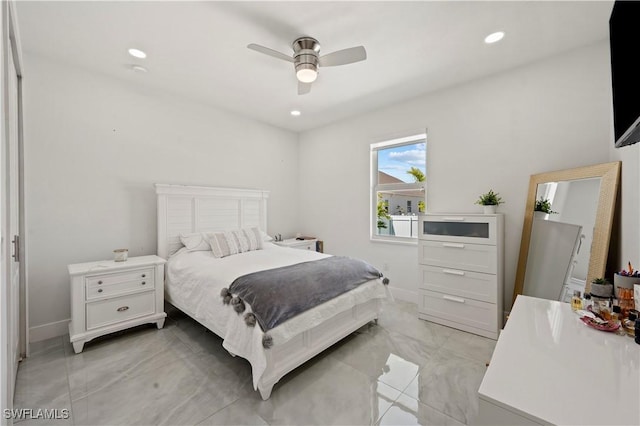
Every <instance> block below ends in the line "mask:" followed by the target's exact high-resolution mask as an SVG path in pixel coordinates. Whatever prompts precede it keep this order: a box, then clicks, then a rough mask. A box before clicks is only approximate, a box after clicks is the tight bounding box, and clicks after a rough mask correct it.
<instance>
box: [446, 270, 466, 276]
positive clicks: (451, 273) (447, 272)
mask: <svg viewBox="0 0 640 426" xmlns="http://www.w3.org/2000/svg"><path fill="white" fill-rule="evenodd" d="M442 273H443V274H449V275H460V276H463V275H464V272H463V271H453V270H451V269H443V270H442Z"/></svg>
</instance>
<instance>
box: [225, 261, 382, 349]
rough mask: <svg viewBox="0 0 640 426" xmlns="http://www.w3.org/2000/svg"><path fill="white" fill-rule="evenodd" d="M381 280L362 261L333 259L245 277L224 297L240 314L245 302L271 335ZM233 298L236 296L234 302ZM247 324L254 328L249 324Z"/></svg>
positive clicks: (237, 280) (232, 286) (261, 325)
mask: <svg viewBox="0 0 640 426" xmlns="http://www.w3.org/2000/svg"><path fill="white" fill-rule="evenodd" d="M381 276H382V274H381V273H380V272H379V271H378V270H377V269H376V268H374V267H373V266H371V265H369V264H368V263H366V262H364V261H362V260H357V259H351V258H349V257H344V256H331V257H327V258H324V259H319V260H314V261H310V262H303V263H297V264H295V265H290V266H284V267H281V268H275V269H269V270H266V271H260V272H254V273H252V274H247V275H243V276H241V277H239V278H237V279H236V280H235V281H234V282H233V283H232V284H231V286H230V287H229V290H228V292H226V293H225V292H223V294H221V296H223V297H225V295H226V294H228V295H229V296H228V297H229V298H227V299H225V303H229V302H230V303H231V304H233V305H234V308H235V309H236V312H238V313H241V312H243V311H244V309H245V308H244V303H243V302H246V303H248V304H249V305H251V309H252V310H253V316H255V320H257V322H258V323H259V324H260V327H261V328H262V330H263V331H264V332H267V331H269V330H271V329H272V328H275V327H276V326H278V325H279V324H282V323H283V322H285V321H286V320H288V319H290V318H292V317H294V316H296V315H298V314H300V313H302V312H304V311H306V310H308V309H311V308H313V307H315V306H318V305H320V304H322V303H324V302H326V301H328V300H331V299H333V298H334V297H336V296H339V295H341V294H343V293H346V292H348V291H349V290H352V289H354V288H356V287H358V286H359V285H360V284H363V283H365V282H367V281H370V280H373V279H376V278H380V277H381ZM225 290H226V289H225ZM231 295H233V296H235V297H233V300H231ZM248 315H249V316H251V314H248ZM253 316H251V317H253ZM245 320H247V317H246V316H245ZM247 324H248V325H251V324H250V323H249V321H247ZM263 343H264V342H263Z"/></svg>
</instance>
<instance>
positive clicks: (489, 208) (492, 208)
mask: <svg viewBox="0 0 640 426" xmlns="http://www.w3.org/2000/svg"><path fill="white" fill-rule="evenodd" d="M482 208H483V209H484V214H496V209H497V208H498V206H496V205H495V204H494V205H490V206H482Z"/></svg>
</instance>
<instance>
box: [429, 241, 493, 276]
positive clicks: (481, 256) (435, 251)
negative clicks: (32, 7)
mask: <svg viewBox="0 0 640 426" xmlns="http://www.w3.org/2000/svg"><path fill="white" fill-rule="evenodd" d="M419 250H420V252H419V260H420V263H421V264H423V265H431V266H441V267H444V268H451V269H457V270H465V271H475V272H482V273H485V274H495V273H496V272H497V270H496V269H497V266H496V265H497V263H498V262H497V248H496V246H488V245H483V244H469V243H452V242H441V241H420V243H419Z"/></svg>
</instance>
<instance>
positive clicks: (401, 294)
mask: <svg viewBox="0 0 640 426" xmlns="http://www.w3.org/2000/svg"><path fill="white" fill-rule="evenodd" d="M389 290H391V294H393V297H394V298H396V299H399V300H404V301H405V302H411V303H417V301H418V292H416V291H413V290H407V289H404V288H399V287H393V286H389Z"/></svg>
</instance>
